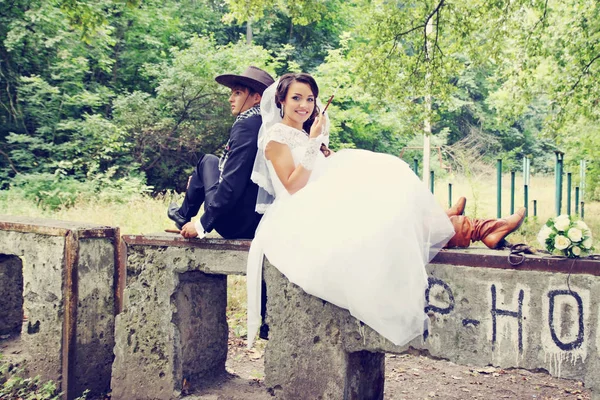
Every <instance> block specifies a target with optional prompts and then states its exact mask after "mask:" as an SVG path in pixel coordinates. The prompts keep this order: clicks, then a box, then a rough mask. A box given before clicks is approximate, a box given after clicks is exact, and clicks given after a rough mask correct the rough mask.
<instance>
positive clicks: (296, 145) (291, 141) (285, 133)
mask: <svg viewBox="0 0 600 400" xmlns="http://www.w3.org/2000/svg"><path fill="white" fill-rule="evenodd" d="M271 141H275V142H278V143H282V144H285V145H287V146H288V147H289V148H290V150H291V151H292V156H293V157H294V165H296V166H297V165H298V164H299V163H300V161H301V160H302V156H303V155H304V153H305V152H306V149H307V146H308V141H309V137H308V135H307V134H306V133H305V132H304V131H300V130H298V129H295V128H292V127H291V126H288V125H285V124H282V123H278V124H275V125H273V126H272V127H271V129H270V130H269V131H268V132H267V140H265V141H264V143H265V146H266V145H267V143H269V142H271ZM325 160H326V158H325V156H324V155H323V154H322V153H321V152H319V154H318V155H317V161H316V163H315V168H314V170H313V171H312V173H311V176H310V178H309V181H308V182H309V183H310V182H312V181H314V180H315V179H317V178H318V177H319V176H320V175H321V173H322V171H323V169H324V168H323V167H324V164H325ZM267 167H268V168H269V174H270V176H271V180H272V182H273V188H274V189H275V198H282V197H287V196H289V195H290V194H289V193H288V191H287V190H286V189H285V187H284V186H283V184H282V183H281V181H280V180H279V178H278V177H277V173H276V172H275V168H274V167H273V163H272V162H271V161H269V160H267Z"/></svg>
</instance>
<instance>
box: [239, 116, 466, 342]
mask: <svg viewBox="0 0 600 400" xmlns="http://www.w3.org/2000/svg"><path fill="white" fill-rule="evenodd" d="M266 135H267V137H266V140H263V141H262V143H263V146H264V145H266V144H267V143H268V142H269V141H276V142H280V143H283V144H286V145H288V146H289V147H290V149H291V151H292V154H293V157H294V162H295V164H296V165H298V163H299V162H300V160H301V159H302V156H303V154H304V153H305V151H306V147H307V145H308V140H309V138H308V136H307V135H306V133H304V132H302V131H299V130H296V129H294V128H291V127H289V126H287V125H284V124H282V123H278V124H275V125H274V126H272V127H271V128H270V129H269V130H268V131H267V132H266ZM263 150H264V149H263ZM259 154H261V152H259ZM267 167H268V169H269V175H270V179H271V181H272V184H273V188H274V190H275V201H274V202H273V204H272V205H271V206H270V207H269V208H268V210H267V211H266V213H265V215H264V217H263V219H262V221H261V223H260V225H259V227H258V229H257V231H256V236H255V239H254V241H253V243H252V247H251V250H250V255H249V258H248V271H247V273H248V275H247V279H248V342H249V346H251V345H252V341H253V339H254V337H255V335H256V332H257V330H258V327H259V325H260V281H261V271H262V257H263V254H264V255H265V256H266V257H267V259H268V260H269V262H270V263H271V264H273V265H274V266H275V267H276V268H277V269H278V270H279V271H281V272H282V273H283V274H284V275H285V276H286V277H287V278H288V279H289V280H290V281H291V282H293V283H295V284H296V285H298V286H300V287H301V288H302V289H303V290H304V291H306V292H307V293H309V294H311V295H314V296H317V297H320V298H321V299H323V300H326V301H328V302H330V303H333V304H335V305H337V306H339V307H342V308H345V309H348V310H349V311H350V313H351V314H352V315H353V316H354V317H356V318H358V319H359V320H361V321H362V322H364V323H365V324H367V325H369V326H370V327H371V328H373V329H374V330H376V331H377V332H378V333H380V334H381V335H383V336H384V337H386V338H387V339H389V340H390V341H392V342H393V343H395V344H397V345H403V344H405V343H407V342H409V341H410V340H412V339H413V338H415V337H416V336H418V335H420V334H422V332H423V327H424V320H425V313H424V307H425V304H424V293H425V289H426V287H427V274H426V271H425V264H426V263H428V262H429V261H430V260H431V258H432V257H433V256H434V255H435V254H436V253H437V251H438V250H439V249H441V247H443V245H444V244H445V243H446V242H447V241H448V240H449V239H450V238H451V237H452V235H454V229H453V227H452V225H451V223H450V221H449V219H448V217H447V216H446V214H445V212H444V210H443V209H442V208H441V207H440V206H439V205H438V203H437V202H436V200H435V198H434V197H433V195H432V194H431V192H430V191H429V190H428V189H427V187H426V186H425V185H424V184H423V183H422V182H421V181H420V180H419V178H418V177H417V176H416V175H415V174H414V173H413V171H412V170H411V169H410V168H409V167H408V165H407V164H406V163H405V162H403V161H402V160H400V159H399V158H397V157H394V156H391V155H387V154H381V153H373V152H369V151H365V150H341V151H339V152H337V153H335V154H333V155H332V156H330V157H328V158H325V157H324V156H323V154H321V153H319V155H318V159H317V161H316V164H315V167H314V169H313V171H312V173H311V176H310V180H309V182H308V184H307V185H306V186H305V187H304V188H302V189H301V190H299V191H298V192H297V193H295V194H294V195H290V194H289V193H288V192H287V190H286V189H285V188H284V186H283V184H282V183H281V182H280V181H279V179H278V178H277V174H276V173H275V170H274V169H273V165H272V163H271V162H270V161H267Z"/></svg>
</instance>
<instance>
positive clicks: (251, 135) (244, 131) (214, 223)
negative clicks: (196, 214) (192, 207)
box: [200, 114, 262, 239]
mask: <svg viewBox="0 0 600 400" xmlns="http://www.w3.org/2000/svg"><path fill="white" fill-rule="evenodd" d="M261 123H262V118H261V116H260V114H258V115H252V116H249V117H247V118H244V119H238V120H236V122H235V123H234V124H233V126H232V128H231V131H230V134H229V141H228V142H227V145H226V147H225V151H224V153H223V155H222V156H221V159H220V161H219V169H220V178H219V184H218V186H217V191H216V193H215V195H214V197H213V199H212V201H210V202H208V204H207V203H205V204H204V214H203V215H202V217H201V218H200V223H201V224H202V226H203V227H204V230H205V231H206V232H210V231H212V230H213V229H216V231H217V232H219V234H220V235H221V236H223V237H224V238H226V239H227V238H239V239H241V238H249V239H251V238H253V237H254V231H255V230H256V227H257V226H258V223H259V222H260V218H261V216H262V215H261V214H258V213H257V212H256V211H255V207H256V196H257V193H258V186H257V185H256V184H255V183H254V182H252V181H251V180H250V175H251V173H252V168H253V166H254V158H255V157H256V150H257V140H258V130H259V129H260V126H261Z"/></svg>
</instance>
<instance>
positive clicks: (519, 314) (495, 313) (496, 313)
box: [492, 285, 525, 353]
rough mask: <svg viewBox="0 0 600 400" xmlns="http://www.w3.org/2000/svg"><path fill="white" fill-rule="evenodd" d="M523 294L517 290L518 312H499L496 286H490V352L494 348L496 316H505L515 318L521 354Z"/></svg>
mask: <svg viewBox="0 0 600 400" xmlns="http://www.w3.org/2000/svg"><path fill="white" fill-rule="evenodd" d="M524 296H525V293H524V292H523V289H521V290H519V300H518V304H519V310H518V311H516V312H515V311H508V310H500V309H498V308H496V285H492V350H494V347H495V346H496V317H497V316H506V317H513V318H517V321H518V324H519V325H518V326H519V328H518V331H519V333H518V335H519V353H523V297H524Z"/></svg>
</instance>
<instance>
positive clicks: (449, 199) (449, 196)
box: [448, 183, 452, 208]
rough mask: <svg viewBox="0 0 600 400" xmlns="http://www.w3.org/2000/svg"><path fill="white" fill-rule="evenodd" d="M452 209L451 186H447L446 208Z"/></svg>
mask: <svg viewBox="0 0 600 400" xmlns="http://www.w3.org/2000/svg"><path fill="white" fill-rule="evenodd" d="M450 207H452V184H451V183H449V184H448V208H450Z"/></svg>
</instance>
